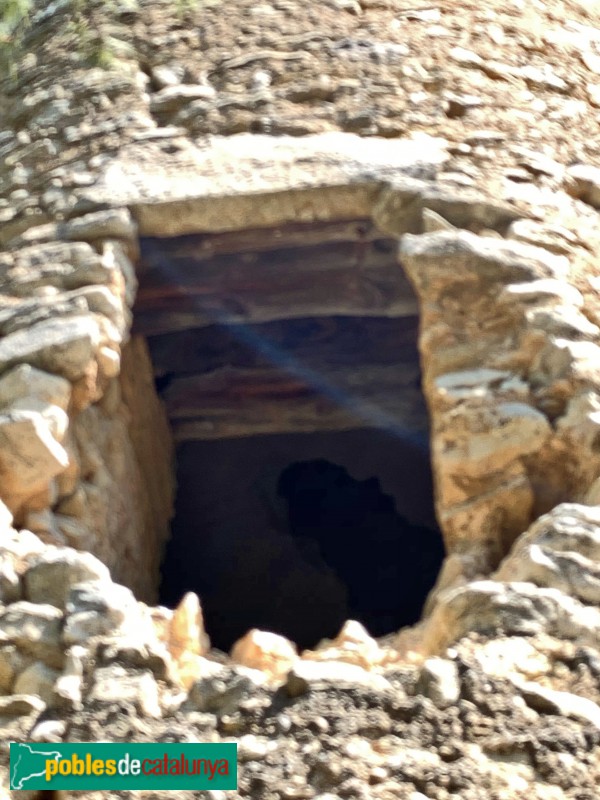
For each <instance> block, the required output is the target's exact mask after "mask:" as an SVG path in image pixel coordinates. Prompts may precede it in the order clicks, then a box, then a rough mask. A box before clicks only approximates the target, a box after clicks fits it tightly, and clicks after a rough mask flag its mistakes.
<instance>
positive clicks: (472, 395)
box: [433, 367, 530, 406]
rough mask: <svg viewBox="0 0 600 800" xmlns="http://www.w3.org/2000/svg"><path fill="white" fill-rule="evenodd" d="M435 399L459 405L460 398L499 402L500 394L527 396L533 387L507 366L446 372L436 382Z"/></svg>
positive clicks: (520, 397) (512, 396)
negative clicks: (503, 367)
mask: <svg viewBox="0 0 600 800" xmlns="http://www.w3.org/2000/svg"><path fill="white" fill-rule="evenodd" d="M433 386H434V390H435V400H436V401H441V402H444V403H447V404H448V405H452V406H454V405H456V403H457V401H460V400H477V399H479V400H481V399H485V400H487V401H488V402H491V403H497V402H498V399H499V397H500V396H501V397H502V398H503V399H506V400H508V399H510V400H527V398H528V396H529V393H530V389H529V386H528V385H527V383H525V381H523V380H522V379H521V378H519V377H518V376H517V375H515V374H514V373H512V372H509V371H508V370H499V369H487V368H485V367H480V368H477V369H469V370H461V371H459V372H447V373H446V374H444V375H439V376H438V377H436V378H435V379H434V382H433Z"/></svg>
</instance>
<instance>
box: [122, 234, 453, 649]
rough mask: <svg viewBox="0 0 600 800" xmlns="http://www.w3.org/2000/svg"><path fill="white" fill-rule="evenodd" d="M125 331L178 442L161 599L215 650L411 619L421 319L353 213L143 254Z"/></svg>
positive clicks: (422, 528)
mask: <svg viewBox="0 0 600 800" xmlns="http://www.w3.org/2000/svg"><path fill="white" fill-rule="evenodd" d="M140 245H141V256H140V263H139V265H138V274H139V279H140V288H139V292H138V295H137V300H136V308H135V310H134V332H135V333H137V334H140V335H142V336H144V337H146V339H147V342H148V346H149V349H150V353H151V357H152V362H153V365H154V371H155V378H156V386H157V390H158V393H159V395H160V397H161V398H162V399H163V401H164V404H165V409H166V412H167V415H168V418H169V421H170V424H171V429H172V433H173V439H174V441H175V443H176V448H177V449H176V458H177V484H178V489H177V499H176V508H175V517H174V520H173V525H172V537H171V540H170V542H169V544H168V547H167V550H166V553H165V558H164V563H163V585H162V588H161V601H162V602H163V603H165V604H167V605H174V604H175V603H177V602H178V600H179V599H180V598H181V596H182V595H183V593H184V592H186V591H190V590H191V591H195V592H197V594H198V595H199V597H200V600H201V602H202V607H203V611H204V616H205V622H206V626H207V631H208V633H209V635H210V637H211V639H212V641H213V644H214V645H215V646H217V647H219V648H220V649H224V650H228V649H229V648H230V647H231V646H232V645H233V644H234V642H235V641H236V640H237V639H238V638H239V637H241V636H243V635H244V634H245V633H246V632H247V631H248V629H250V628H253V627H257V628H262V629H265V630H270V631H274V632H277V633H282V634H284V635H286V636H288V637H289V638H290V639H292V640H293V641H295V642H296V643H297V644H298V645H299V647H301V648H305V647H311V646H314V645H315V644H317V643H318V642H319V641H320V640H321V639H322V638H324V637H327V638H330V637H332V636H335V635H336V634H337V633H338V631H339V629H340V627H341V625H342V624H343V623H344V621H345V620H347V619H349V618H351V617H355V618H358V619H360V620H361V621H363V622H364V623H365V624H366V626H367V628H368V629H369V630H370V631H371V633H373V634H375V635H380V634H383V633H388V632H390V631H392V630H396V629H398V628H400V627H401V626H402V625H407V624H410V623H413V622H415V621H416V620H417V619H418V617H419V615H420V612H421V607H422V605H423V601H424V599H425V595H426V594H427V591H428V589H429V588H430V587H431V585H432V584H433V582H434V579H435V575H436V572H437V568H438V566H439V563H440V561H441V558H442V547H441V537H440V535H439V533H438V532H437V528H436V523H435V515H434V511H433V489H432V478H431V471H430V452H429V420H428V415H427V408H426V405H425V400H424V397H423V393H422V391H421V375H420V359H419V351H418V344H417V343H418V337H419V306H418V302H417V298H416V296H415V294H414V291H413V289H412V286H411V284H410V282H409V280H408V278H407V276H406V274H405V273H404V271H403V269H402V267H401V265H400V264H399V263H398V260H397V255H396V254H397V241H396V240H395V238H393V237H388V236H385V235H384V234H383V233H382V232H381V231H379V230H377V228H376V226H375V225H374V224H373V222H372V220H370V219H365V218H357V219H341V220H337V221H335V220H332V221H317V220H312V221H309V222H302V223H301V222H298V223H289V224H286V225H282V226H278V227H276V228H257V229H255V230H244V231H237V230H232V231H226V230H225V231H223V232H221V233H198V234H190V235H188V236H181V237H176V238H173V239H162V238H158V239H143V240H142V241H141V243H140Z"/></svg>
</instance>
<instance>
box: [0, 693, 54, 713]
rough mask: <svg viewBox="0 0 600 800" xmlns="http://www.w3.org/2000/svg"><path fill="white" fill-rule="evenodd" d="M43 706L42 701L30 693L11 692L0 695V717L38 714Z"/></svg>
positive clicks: (42, 709) (43, 708)
mask: <svg viewBox="0 0 600 800" xmlns="http://www.w3.org/2000/svg"><path fill="white" fill-rule="evenodd" d="M45 708H46V704H45V703H44V701H43V700H42V699H41V698H40V697H36V696H35V695H32V694H11V695H8V696H7V697H0V717H3V716H8V717H21V716H25V715H29V714H35V715H36V716H38V715H39V714H41V713H42V711H44V710H45Z"/></svg>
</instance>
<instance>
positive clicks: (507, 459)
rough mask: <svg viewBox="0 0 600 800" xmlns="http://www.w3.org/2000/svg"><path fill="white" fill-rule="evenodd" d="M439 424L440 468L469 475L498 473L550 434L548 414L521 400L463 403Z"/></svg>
mask: <svg viewBox="0 0 600 800" xmlns="http://www.w3.org/2000/svg"><path fill="white" fill-rule="evenodd" d="M438 425H439V428H438V431H437V432H436V433H437V435H436V437H435V438H434V451H435V456H436V458H437V459H438V462H437V463H438V465H439V467H440V468H441V469H444V470H448V471H450V472H460V473H461V474H462V475H465V474H466V475H470V476H473V475H485V474H491V473H494V472H496V473H497V472H498V471H499V470H501V469H503V468H504V467H506V466H508V465H509V464H510V463H511V462H513V461H514V460H515V459H517V458H519V457H521V456H523V455H526V454H528V453H532V452H536V451H537V450H538V449H539V448H540V447H541V446H542V445H543V443H544V442H545V441H546V439H547V438H548V437H549V435H550V434H551V428H550V424H549V422H548V420H547V419H546V417H545V416H544V415H543V414H542V413H541V412H539V411H537V410H536V409H535V408H532V407H531V406H530V405H527V404H526V403H520V402H500V403H497V404H494V405H487V404H486V405H479V404H478V405H467V404H465V405H461V406H459V407H457V408H455V409H453V410H452V411H449V412H447V413H446V414H445V415H444V416H443V418H442V419H441V420H440V421H439V423H438Z"/></svg>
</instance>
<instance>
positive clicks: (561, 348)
mask: <svg viewBox="0 0 600 800" xmlns="http://www.w3.org/2000/svg"><path fill="white" fill-rule="evenodd" d="M530 375H531V377H532V378H533V379H534V380H536V381H538V382H543V383H546V384H551V383H553V382H556V381H563V382H564V384H565V385H564V389H563V392H564V394H565V395H567V396H568V395H569V394H572V393H573V387H574V384H575V383H576V381H586V382H590V383H592V384H593V385H597V386H600V346H598V345H597V344H595V343H594V342H585V341H584V342H577V341H571V340H570V339H565V338H563V337H556V336H549V337H548V339H547V341H546V344H545V346H544V348H543V349H542V350H541V351H540V353H539V355H538V356H537V357H536V358H535V359H534V361H533V362H532V364H531V366H530Z"/></svg>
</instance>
